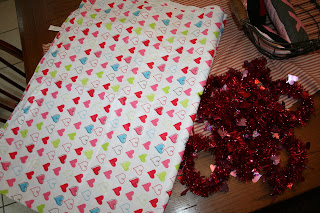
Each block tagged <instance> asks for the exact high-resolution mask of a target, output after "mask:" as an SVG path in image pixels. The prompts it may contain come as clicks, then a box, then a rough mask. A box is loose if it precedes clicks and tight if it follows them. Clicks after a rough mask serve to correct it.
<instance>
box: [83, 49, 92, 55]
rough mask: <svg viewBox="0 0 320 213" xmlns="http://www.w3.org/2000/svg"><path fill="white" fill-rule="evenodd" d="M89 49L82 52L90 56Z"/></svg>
mask: <svg viewBox="0 0 320 213" xmlns="http://www.w3.org/2000/svg"><path fill="white" fill-rule="evenodd" d="M91 51H92V50H91V49H87V50H85V51H84V52H85V53H86V54H87V55H90V54H91Z"/></svg>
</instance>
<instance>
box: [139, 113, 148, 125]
mask: <svg viewBox="0 0 320 213" xmlns="http://www.w3.org/2000/svg"><path fill="white" fill-rule="evenodd" d="M139 119H140V120H141V122H142V123H145V122H146V119H147V115H142V116H140V117H139Z"/></svg>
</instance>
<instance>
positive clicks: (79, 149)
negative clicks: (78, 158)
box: [74, 147, 83, 155]
mask: <svg viewBox="0 0 320 213" xmlns="http://www.w3.org/2000/svg"><path fill="white" fill-rule="evenodd" d="M82 150H83V147H79V148H77V149H75V150H74V151H76V153H77V155H81V152H82Z"/></svg>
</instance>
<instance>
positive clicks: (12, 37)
mask: <svg viewBox="0 0 320 213" xmlns="http://www.w3.org/2000/svg"><path fill="white" fill-rule="evenodd" d="M0 11H1V10H0ZM0 13H1V12H0ZM0 39H1V40H3V41H6V42H8V43H9V44H11V45H13V46H15V47H17V48H18V49H20V50H21V41H20V34H19V29H18V28H16V29H13V30H10V31H8V32H5V33H1V34H0ZM0 56H1V57H2V58H4V59H5V60H7V61H8V62H9V63H12V64H14V63H17V62H21V60H19V59H17V58H15V57H13V56H11V55H9V54H8V53H6V52H4V51H2V50H0ZM2 67H5V65H4V64H3V63H0V68H2Z"/></svg>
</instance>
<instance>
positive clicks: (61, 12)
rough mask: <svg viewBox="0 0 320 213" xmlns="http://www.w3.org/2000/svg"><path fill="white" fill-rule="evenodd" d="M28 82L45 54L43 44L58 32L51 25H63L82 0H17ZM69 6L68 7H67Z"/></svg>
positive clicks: (50, 40)
mask: <svg viewBox="0 0 320 213" xmlns="http://www.w3.org/2000/svg"><path fill="white" fill-rule="evenodd" d="M15 2H16V8H17V16H18V24H19V30H20V37H21V44H22V51H23V55H24V68H25V73H26V77H27V82H29V80H30V78H31V77H32V75H33V72H34V70H35V69H36V67H37V65H38V63H39V61H40V59H41V58H42V56H43V51H42V45H43V44H47V43H49V42H52V40H53V39H54V37H55V36H56V34H57V33H56V32H52V31H49V30H48V29H49V26H50V25H54V26H61V24H62V23H63V22H64V21H65V20H66V18H67V17H68V15H69V14H70V12H72V11H73V10H75V9H76V8H77V7H78V6H79V4H80V2H81V1H80V0H58V1H57V0H41V1H39V0H27V1H26V0H15ZM66 8H67V9H66Z"/></svg>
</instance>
